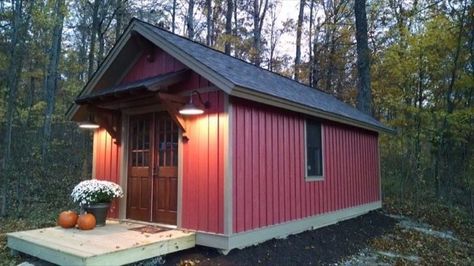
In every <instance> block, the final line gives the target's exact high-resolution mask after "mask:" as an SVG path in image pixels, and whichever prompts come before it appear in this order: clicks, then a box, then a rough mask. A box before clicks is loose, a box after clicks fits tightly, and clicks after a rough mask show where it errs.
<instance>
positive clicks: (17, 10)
mask: <svg viewBox="0 0 474 266" xmlns="http://www.w3.org/2000/svg"><path fill="white" fill-rule="evenodd" d="M12 4H13V12H14V14H13V19H12V33H11V45H10V47H11V48H10V57H9V67H8V69H9V71H8V77H7V88H8V92H7V102H6V105H7V110H6V114H5V119H6V123H5V130H4V132H5V136H4V138H3V159H2V160H1V169H2V171H1V172H0V175H1V177H2V179H3V180H1V182H2V191H1V200H2V201H1V204H0V216H5V215H6V214H7V191H8V190H7V184H9V183H10V182H9V180H8V176H7V169H8V168H9V167H11V165H10V164H11V146H12V131H13V114H14V111H15V107H16V100H17V95H18V82H19V79H20V72H21V69H22V65H23V58H24V52H23V51H24V49H25V36H26V34H27V28H28V24H29V15H28V14H24V13H23V1H22V0H16V1H14V2H13V3H12Z"/></svg>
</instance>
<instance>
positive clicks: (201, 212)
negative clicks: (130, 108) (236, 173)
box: [121, 48, 227, 233]
mask: <svg viewBox="0 0 474 266" xmlns="http://www.w3.org/2000/svg"><path fill="white" fill-rule="evenodd" d="M154 53H155V60H154V61H149V60H147V54H143V55H142V56H141V58H139V59H138V61H137V62H136V63H135V65H134V66H133V67H132V68H131V69H130V71H129V73H128V74H127V75H125V77H124V79H123V80H122V82H121V83H122V84H125V83H128V82H132V81H135V80H141V79H144V78H149V77H153V76H156V75H159V74H164V73H169V72H173V71H177V70H180V69H183V68H185V66H184V65H183V64H182V63H181V62H179V61H178V60H176V59H175V58H173V57H172V56H170V55H169V54H167V53H165V52H164V51H163V50H161V49H159V48H155V51H154ZM209 86H212V84H211V83H210V82H209V81H208V80H206V79H205V78H203V77H201V76H200V75H198V74H197V73H195V72H192V73H191V75H190V76H189V79H188V80H186V81H184V82H182V83H180V84H176V85H174V86H172V87H171V88H170V92H171V93H175V92H178V91H182V90H193V89H198V88H206V87H209ZM202 98H203V100H204V101H206V100H207V99H208V100H209V101H210V103H211V108H210V109H209V110H206V114H204V115H201V116H198V117H195V118H186V131H187V132H186V135H187V137H188V138H189V141H188V142H187V143H184V144H183V161H182V164H183V166H182V167H183V177H182V178H183V179H182V184H183V186H182V210H181V217H182V224H181V226H182V227H183V228H188V229H194V230H200V231H207V232H216V233H223V231H224V229H223V224H224V216H223V215H224V212H223V210H224V205H223V202H224V195H223V193H224V185H223V180H224V178H223V176H224V167H223V156H224V154H223V147H224V145H223V140H224V139H223V132H224V129H225V127H226V126H227V117H226V115H225V114H224V113H223V111H224V94H223V93H222V92H217V91H215V92H209V93H203V94H202ZM194 100H195V101H194V102H196V103H197V102H198V99H197V98H196V99H194Z"/></svg>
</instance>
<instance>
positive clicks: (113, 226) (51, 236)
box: [7, 221, 196, 265]
mask: <svg viewBox="0 0 474 266" xmlns="http://www.w3.org/2000/svg"><path fill="white" fill-rule="evenodd" d="M140 226H143V225H140V224H135V223H118V222H109V221H108V222H107V225H106V226H104V227H97V228H95V229H94V230H90V231H81V230H78V229H63V228H60V227H49V228H42V229H35V230H29V231H21V232H15V233H8V234H7V237H8V246H9V247H10V248H11V249H13V250H16V251H19V252H23V253H26V254H29V255H31V256H34V257H38V258H41V259H43V260H46V261H49V262H53V263H56V264H59V265H122V264H127V263H132V262H136V261H140V260H144V259H148V258H152V257H156V256H161V255H165V254H168V253H172V252H176V251H180V250H183V249H187V248H191V247H194V246H195V244H196V237H195V233H193V232H186V231H182V230H176V229H170V230H168V231H164V232H159V233H155V234H150V233H142V232H138V231H133V230H129V229H130V228H135V227H140Z"/></svg>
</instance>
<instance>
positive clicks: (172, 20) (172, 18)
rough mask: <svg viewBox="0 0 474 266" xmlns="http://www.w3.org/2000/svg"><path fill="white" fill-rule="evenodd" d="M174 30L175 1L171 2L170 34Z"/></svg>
mask: <svg viewBox="0 0 474 266" xmlns="http://www.w3.org/2000/svg"><path fill="white" fill-rule="evenodd" d="M175 30H176V0H173V7H172V11H171V32H172V33H174V32H175Z"/></svg>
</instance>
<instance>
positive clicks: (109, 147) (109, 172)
mask: <svg viewBox="0 0 474 266" xmlns="http://www.w3.org/2000/svg"><path fill="white" fill-rule="evenodd" d="M93 145H94V146H93V152H94V156H93V160H95V161H94V162H93V163H94V167H93V171H94V173H93V176H94V177H95V178H96V179H98V180H106V181H111V182H115V183H117V184H120V164H121V162H120V159H119V158H120V145H117V144H115V139H113V138H112V136H110V134H109V133H108V132H107V131H106V130H105V129H103V128H100V129H97V130H95V131H94V143H93ZM118 210H119V208H118V202H117V200H114V201H113V202H112V205H111V206H110V209H109V214H108V216H109V217H113V218H118Z"/></svg>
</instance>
